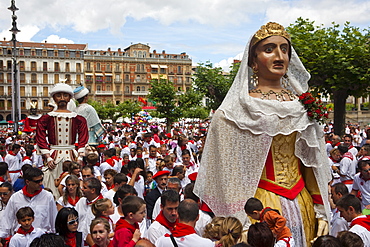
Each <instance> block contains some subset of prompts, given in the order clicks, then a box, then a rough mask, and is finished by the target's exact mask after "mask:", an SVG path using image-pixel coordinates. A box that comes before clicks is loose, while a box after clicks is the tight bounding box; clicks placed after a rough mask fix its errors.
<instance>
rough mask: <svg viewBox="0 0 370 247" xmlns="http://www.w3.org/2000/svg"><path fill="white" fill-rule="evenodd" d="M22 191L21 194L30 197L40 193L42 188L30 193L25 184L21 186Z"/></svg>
mask: <svg viewBox="0 0 370 247" xmlns="http://www.w3.org/2000/svg"><path fill="white" fill-rule="evenodd" d="M22 191H23V194H24V195H25V196H27V197H29V198H32V197H34V196H36V195H38V194H40V192H41V191H42V188H41V189H39V190H37V191H36V192H35V193H34V194H31V193H28V192H27V185H25V186H24V187H23V188H22Z"/></svg>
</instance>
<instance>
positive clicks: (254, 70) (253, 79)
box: [251, 68, 258, 88]
mask: <svg viewBox="0 0 370 247" xmlns="http://www.w3.org/2000/svg"><path fill="white" fill-rule="evenodd" d="M252 69H253V75H251V79H252V85H253V86H254V88H256V87H257V86H258V75H257V73H258V70H257V69H256V68H252Z"/></svg>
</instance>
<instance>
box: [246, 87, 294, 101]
mask: <svg viewBox="0 0 370 247" xmlns="http://www.w3.org/2000/svg"><path fill="white" fill-rule="evenodd" d="M249 93H259V94H261V99H268V100H271V95H275V97H274V98H275V100H277V101H280V102H281V101H292V100H295V99H297V96H296V95H295V94H293V93H292V92H290V91H287V90H284V89H282V90H281V91H280V92H275V91H274V90H270V91H268V92H262V91H261V89H252V90H249ZM286 97H288V99H287V98H286Z"/></svg>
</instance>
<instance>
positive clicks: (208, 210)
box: [199, 201, 213, 213]
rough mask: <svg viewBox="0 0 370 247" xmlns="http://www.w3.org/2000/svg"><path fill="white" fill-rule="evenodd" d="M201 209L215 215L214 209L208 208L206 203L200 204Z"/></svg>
mask: <svg viewBox="0 0 370 247" xmlns="http://www.w3.org/2000/svg"><path fill="white" fill-rule="evenodd" d="M199 209H200V210H202V211H204V212H209V213H213V212H212V209H210V207H208V205H207V204H206V203H205V202H204V201H202V203H201V204H200V207H199Z"/></svg>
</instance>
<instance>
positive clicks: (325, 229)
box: [317, 218, 329, 237]
mask: <svg viewBox="0 0 370 247" xmlns="http://www.w3.org/2000/svg"><path fill="white" fill-rule="evenodd" d="M328 233H329V223H328V222H327V221H326V220H323V219H322V218H319V219H318V228H317V237H320V236H322V235H327V234H328Z"/></svg>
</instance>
